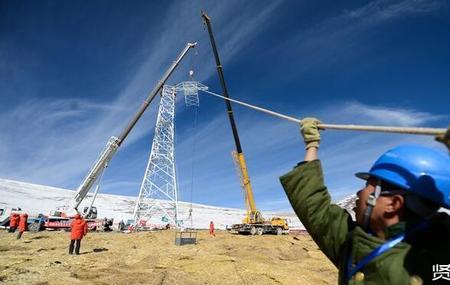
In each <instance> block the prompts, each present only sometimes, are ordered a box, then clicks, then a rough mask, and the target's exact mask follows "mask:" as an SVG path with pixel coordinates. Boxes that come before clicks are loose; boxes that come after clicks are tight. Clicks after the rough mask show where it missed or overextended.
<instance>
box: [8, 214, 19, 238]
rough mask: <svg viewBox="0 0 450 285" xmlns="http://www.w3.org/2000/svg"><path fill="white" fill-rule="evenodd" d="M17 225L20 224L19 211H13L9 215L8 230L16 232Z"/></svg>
mask: <svg viewBox="0 0 450 285" xmlns="http://www.w3.org/2000/svg"><path fill="white" fill-rule="evenodd" d="M17 226H19V214H17V213H11V215H10V216H9V230H8V232H10V233H14V232H15V231H16V229H17Z"/></svg>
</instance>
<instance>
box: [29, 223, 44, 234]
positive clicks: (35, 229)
mask: <svg viewBox="0 0 450 285" xmlns="http://www.w3.org/2000/svg"><path fill="white" fill-rule="evenodd" d="M28 230H29V231H30V232H35V233H36V232H38V231H40V230H41V224H39V223H32V224H30V225H29V226H28Z"/></svg>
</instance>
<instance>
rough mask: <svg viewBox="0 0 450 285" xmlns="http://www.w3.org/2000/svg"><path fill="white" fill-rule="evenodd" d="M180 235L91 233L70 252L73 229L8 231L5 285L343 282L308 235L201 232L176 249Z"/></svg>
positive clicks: (0, 260) (1, 259) (1, 273)
mask: <svg viewBox="0 0 450 285" xmlns="http://www.w3.org/2000/svg"><path fill="white" fill-rule="evenodd" d="M174 239H175V232H174V231H160V232H139V233H131V234H123V233H89V234H88V235H87V236H86V237H85V238H84V239H83V241H82V243H81V254H80V255H79V256H72V255H69V254H68V252H67V251H68V243H69V234H68V233H65V232H40V233H28V232H26V233H24V236H23V238H22V240H15V234H9V233H7V232H6V231H4V230H0V283H2V284H41V285H42V284H314V285H316V284H336V283H337V271H336V269H335V267H334V266H333V265H332V264H331V263H330V262H329V261H328V260H327V258H326V257H325V256H324V255H323V254H322V253H321V252H320V250H319V249H318V247H317V246H316V244H315V243H314V242H313V241H312V240H311V238H310V237H309V236H307V235H298V236H292V235H289V236H288V235H286V236H281V237H278V236H271V235H263V236H240V235H234V234H230V233H228V232H220V231H219V232H218V233H217V236H216V237H215V238H212V237H209V236H208V232H206V231H200V232H199V233H198V237H197V241H198V244H196V245H183V246H176V245H175V244H174Z"/></svg>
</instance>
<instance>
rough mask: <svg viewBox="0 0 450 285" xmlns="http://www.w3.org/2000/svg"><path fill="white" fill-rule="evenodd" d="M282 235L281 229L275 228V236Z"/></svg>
mask: <svg viewBox="0 0 450 285" xmlns="http://www.w3.org/2000/svg"><path fill="white" fill-rule="evenodd" d="M282 234H283V230H282V229H281V228H277V236H281V235H282Z"/></svg>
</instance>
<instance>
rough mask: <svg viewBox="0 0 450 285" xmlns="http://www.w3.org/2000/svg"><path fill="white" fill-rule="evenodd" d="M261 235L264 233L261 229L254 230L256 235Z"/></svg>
mask: <svg viewBox="0 0 450 285" xmlns="http://www.w3.org/2000/svg"><path fill="white" fill-rule="evenodd" d="M263 233H264V230H263V228H258V229H256V234H257V235H259V236H261V235H262V234H263Z"/></svg>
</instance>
